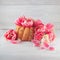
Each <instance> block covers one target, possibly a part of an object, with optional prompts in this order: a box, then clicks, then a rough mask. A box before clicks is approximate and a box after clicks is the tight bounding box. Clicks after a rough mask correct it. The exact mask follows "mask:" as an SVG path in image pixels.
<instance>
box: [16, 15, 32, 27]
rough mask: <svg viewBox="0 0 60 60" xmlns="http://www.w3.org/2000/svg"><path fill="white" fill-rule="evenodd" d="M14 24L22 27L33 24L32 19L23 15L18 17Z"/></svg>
mask: <svg viewBox="0 0 60 60" xmlns="http://www.w3.org/2000/svg"><path fill="white" fill-rule="evenodd" d="M15 24H16V25H19V26H24V27H32V26H33V20H32V19H31V18H26V17H25V16H24V17H20V18H18V19H17V20H16V21H15Z"/></svg>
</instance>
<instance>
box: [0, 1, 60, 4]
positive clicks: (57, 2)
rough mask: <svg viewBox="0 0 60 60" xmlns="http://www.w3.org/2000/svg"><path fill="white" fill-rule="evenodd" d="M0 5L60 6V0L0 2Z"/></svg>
mask: <svg viewBox="0 0 60 60" xmlns="http://www.w3.org/2000/svg"><path fill="white" fill-rule="evenodd" d="M0 4H4V5H5V4H6V5H8V4H9V5H11V4H12V5H21V4H28V5H35V4H36V5H40V4H52V5H53V4H56V5H59V4H60V0H0Z"/></svg>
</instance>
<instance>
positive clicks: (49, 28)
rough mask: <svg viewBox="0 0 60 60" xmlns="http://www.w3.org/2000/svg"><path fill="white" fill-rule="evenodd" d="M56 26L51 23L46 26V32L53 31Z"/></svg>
mask: <svg viewBox="0 0 60 60" xmlns="http://www.w3.org/2000/svg"><path fill="white" fill-rule="evenodd" d="M53 28H54V25H53V24H51V23H48V24H46V32H51V31H53Z"/></svg>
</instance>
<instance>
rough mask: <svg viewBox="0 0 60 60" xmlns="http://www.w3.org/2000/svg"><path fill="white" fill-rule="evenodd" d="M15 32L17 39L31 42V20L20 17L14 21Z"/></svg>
mask: <svg viewBox="0 0 60 60" xmlns="http://www.w3.org/2000/svg"><path fill="white" fill-rule="evenodd" d="M15 24H16V32H17V33H18V39H20V40H22V41H31V40H32V39H33V32H34V30H33V20H32V19H31V18H26V17H20V18H18V19H17V20H16V22H15Z"/></svg>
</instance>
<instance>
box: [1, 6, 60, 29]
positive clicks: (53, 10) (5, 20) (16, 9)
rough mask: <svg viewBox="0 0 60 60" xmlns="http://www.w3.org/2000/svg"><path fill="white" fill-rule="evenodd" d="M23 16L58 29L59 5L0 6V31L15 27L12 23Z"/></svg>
mask: <svg viewBox="0 0 60 60" xmlns="http://www.w3.org/2000/svg"><path fill="white" fill-rule="evenodd" d="M23 15H25V16H26V17H32V18H34V19H41V20H42V21H43V22H44V23H48V22H51V23H53V24H54V25H55V28H56V29H60V6H59V5H5V6H4V5H0V29H4V28H13V27H15V24H14V21H15V20H16V19H17V18H18V17H19V16H23Z"/></svg>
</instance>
